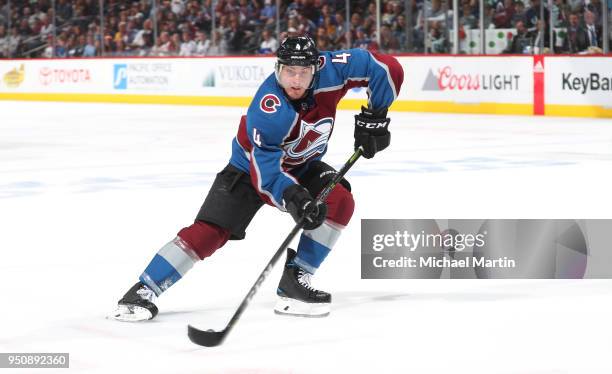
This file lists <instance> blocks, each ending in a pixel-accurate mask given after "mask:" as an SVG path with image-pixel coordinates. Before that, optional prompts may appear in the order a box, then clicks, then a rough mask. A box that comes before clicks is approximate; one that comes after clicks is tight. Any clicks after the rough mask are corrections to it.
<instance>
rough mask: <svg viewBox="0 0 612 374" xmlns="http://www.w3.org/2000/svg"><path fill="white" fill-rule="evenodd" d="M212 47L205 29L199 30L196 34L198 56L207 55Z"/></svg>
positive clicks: (196, 52)
mask: <svg viewBox="0 0 612 374" xmlns="http://www.w3.org/2000/svg"><path fill="white" fill-rule="evenodd" d="M209 48H210V40H209V39H208V37H207V36H206V33H205V32H204V31H198V32H197V34H196V49H195V54H196V55H197V56H206V55H207V54H208V50H209Z"/></svg>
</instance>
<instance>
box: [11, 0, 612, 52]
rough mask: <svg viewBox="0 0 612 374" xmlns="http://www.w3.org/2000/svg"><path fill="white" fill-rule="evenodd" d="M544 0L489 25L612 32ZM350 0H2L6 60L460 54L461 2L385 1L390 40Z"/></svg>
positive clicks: (539, 42) (363, 7)
mask: <svg viewBox="0 0 612 374" xmlns="http://www.w3.org/2000/svg"><path fill="white" fill-rule="evenodd" d="M540 1H541V0H485V6H484V13H483V22H484V27H485V28H486V29H515V30H516V33H515V34H514V33H513V35H509V40H508V47H507V48H506V50H505V51H504V52H506V53H532V52H533V51H537V49H536V48H538V47H543V48H544V50H543V52H555V53H585V52H589V51H590V52H599V51H601V48H602V44H603V40H604V38H606V37H609V36H606V35H603V31H602V30H603V27H602V26H603V25H602V19H603V14H602V4H601V1H602V0H554V2H553V5H552V7H550V8H549V6H548V3H547V2H546V4H545V8H544V12H543V14H544V17H541V13H542V12H541V9H540ZM611 3H612V2H611ZM53 4H54V6H53ZM404 4H410V7H411V8H410V9H408V11H407V10H405V9H404ZM345 5H346V2H345V1H344V0H282V1H280V7H279V9H277V2H276V0H254V1H253V0H251V1H249V0H217V1H214V2H213V1H212V0H155V1H154V0H140V1H126V0H104V1H103V6H102V9H100V1H99V0H56V1H54V2H52V1H51V0H27V1H23V0H0V58H7V57H8V58H17V57H59V58H63V57H94V56H101V55H104V56H215V55H237V54H272V53H274V52H275V51H276V48H277V47H278V44H279V40H282V39H283V38H284V37H286V36H288V35H302V34H308V35H311V36H313V37H314V38H315V40H316V41H317V45H318V47H319V48H320V49H322V50H334V49H344V48H352V47H358V48H365V49H370V50H380V51H383V52H388V53H394V52H411V53H422V52H424V50H425V48H426V46H427V51H428V52H430V53H449V52H450V51H451V43H450V40H451V39H452V37H451V33H452V15H453V7H452V1H451V0H427V1H424V0H408V1H404V0H383V1H381V10H380V13H381V26H380V37H378V36H377V35H376V13H377V12H376V1H375V0H353V1H351V2H350V9H349V12H348V14H350V17H349V19H348V22H347V19H346V15H347V10H346V8H345ZM277 10H278V16H277ZM277 17H278V21H279V23H278V25H279V28H280V31H281V32H280V33H279V34H278V35H277ZM609 18H612V17H609ZM101 20H103V21H102V22H101ZM611 21H612V20H611ZM549 24H551V25H552V27H553V28H554V29H563V30H565V31H564V32H563V35H557V33H556V32H554V35H553V39H554V40H553V45H552V46H551V45H550V39H551V38H550V31H549V30H550V28H549V27H548V25H549ZM479 27H480V14H479V3H478V1H477V0H459V30H458V31H459V38H460V39H464V38H465V36H466V33H467V32H468V31H469V30H471V29H478V28H479ZM557 38H562V39H563V41H562V43H561V39H557ZM557 40H559V42H557Z"/></svg>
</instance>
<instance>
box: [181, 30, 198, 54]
mask: <svg viewBox="0 0 612 374" xmlns="http://www.w3.org/2000/svg"><path fill="white" fill-rule="evenodd" d="M177 35H178V34H177ZM182 39H183V40H182V42H181V48H180V52H179V56H193V55H195V54H196V49H197V45H196V42H194V41H193V40H191V33H189V31H183V38H182Z"/></svg>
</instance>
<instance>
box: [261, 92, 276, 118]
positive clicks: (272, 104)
mask: <svg viewBox="0 0 612 374" xmlns="http://www.w3.org/2000/svg"><path fill="white" fill-rule="evenodd" d="M280 106H281V101H280V99H279V98H278V96H276V95H275V94H272V93H269V94H265V95H263V97H262V98H261V100H260V101H259V109H261V111H262V112H264V113H268V114H271V113H276V111H277V110H278V108H280Z"/></svg>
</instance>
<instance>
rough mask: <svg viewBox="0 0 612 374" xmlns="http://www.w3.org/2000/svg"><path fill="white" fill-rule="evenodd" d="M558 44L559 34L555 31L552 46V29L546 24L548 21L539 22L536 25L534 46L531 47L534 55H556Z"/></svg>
mask: <svg viewBox="0 0 612 374" xmlns="http://www.w3.org/2000/svg"><path fill="white" fill-rule="evenodd" d="M556 44H557V33H556V32H555V31H554V30H553V45H552V48H551V45H550V28H549V27H548V25H547V24H546V21H544V20H539V21H538V23H537V25H536V31H535V32H534V33H533V44H532V45H531V48H532V51H533V53H534V54H539V53H540V52H541V53H544V54H549V53H551V52H552V53H555V52H556V48H555V45H556ZM542 46H543V49H542Z"/></svg>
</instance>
